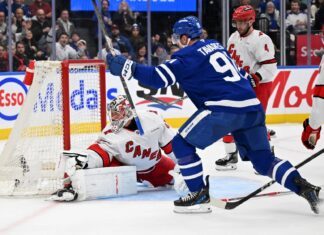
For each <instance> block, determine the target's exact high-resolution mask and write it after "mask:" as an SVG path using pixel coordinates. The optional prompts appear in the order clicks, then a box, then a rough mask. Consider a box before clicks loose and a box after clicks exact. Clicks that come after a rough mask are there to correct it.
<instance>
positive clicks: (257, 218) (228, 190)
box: [0, 124, 324, 235]
mask: <svg viewBox="0 0 324 235" xmlns="http://www.w3.org/2000/svg"><path fill="white" fill-rule="evenodd" d="M269 127H270V128H272V129H274V130H275V131H276V132H277V138H274V139H273V143H274V145H275V152H276V155H277V156H278V157H280V158H285V159H289V160H290V161H291V162H292V163H293V164H297V163H299V162H300V161H302V160H303V159H305V158H307V157H309V156H310V155H312V154H313V153H315V152H316V151H319V150H320V149H321V148H323V147H324V138H323V137H322V139H321V140H320V141H319V143H318V146H317V148H316V149H315V150H314V151H309V150H306V149H305V148H304V147H303V146H302V144H301V141H300V133H301V131H302V127H301V125H295V124H283V125H270V126H269ZM323 135H324V134H323ZM3 144H4V143H3V142H0V149H2V147H3ZM198 153H199V154H200V156H201V157H202V159H203V164H204V170H205V173H206V174H210V175H211V194H212V195H214V196H216V197H220V198H227V197H235V196H244V195H246V194H247V193H249V192H251V191H253V190H254V189H256V188H258V187H260V186H261V185H263V184H264V183H266V182H268V181H270V179H269V178H267V177H263V176H257V175H255V174H254V171H253V168H252V167H251V165H250V163H248V162H239V164H238V170H237V171H233V172H218V171H216V170H215V168H214V161H215V160H216V159H217V158H219V157H223V156H224V149H223V145H222V143H221V142H217V143H215V144H214V145H213V146H210V147H209V148H208V149H205V150H204V151H198ZM300 172H301V173H302V175H303V176H304V177H305V178H307V179H308V180H309V181H310V182H311V183H313V184H317V185H324V155H322V156H320V157H318V158H316V159H314V160H313V161H312V162H310V163H308V164H307V165H305V166H304V167H302V168H301V169H300ZM139 190H140V192H139V194H137V195H135V196H129V197H123V198H115V199H103V200H96V201H85V202H74V203H54V202H49V201H45V200H44V199H42V198H33V199H16V198H15V199H11V198H1V199H0V234H33V235H36V234H42V235H43V234H45V235H50V234H60V235H63V234H109V235H115V234H141V235H144V234H150V235H152V234H154V235H155V234H163V235H171V234H177V235H182V234H183V235H189V234H199V235H204V234H213V235H223V234H237V235H244V234H248V235H253V234H258V235H259V234H262V235H263V234H271V235H273V234H294V235H297V234H303V235H308V234H312V235H315V234H324V206H323V208H322V210H323V212H322V214H320V215H314V214H313V213H312V212H311V210H310V208H309V206H308V204H307V202H306V201H305V200H304V199H302V198H300V197H298V196H296V195H293V194H289V195H285V196H274V197H262V198H257V199H251V200H249V201H247V202H245V203H244V204H242V205H241V206H239V207H237V208H236V209H234V210H230V211H228V210H221V209H217V208H213V212H212V213H211V214H192V215H183V214H175V213H174V212H173V211H172V209H173V204H172V200H174V199H176V198H177V196H176V194H175V193H174V192H173V191H172V190H169V189H159V190H156V191H152V190H149V189H146V188H143V187H142V186H141V187H139ZM282 190H285V189H284V188H282V187H281V186H279V185H277V184H275V185H273V186H271V187H270V188H269V189H268V190H266V192H272V191H282Z"/></svg>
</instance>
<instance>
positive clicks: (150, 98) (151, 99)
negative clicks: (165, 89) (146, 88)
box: [143, 94, 188, 106]
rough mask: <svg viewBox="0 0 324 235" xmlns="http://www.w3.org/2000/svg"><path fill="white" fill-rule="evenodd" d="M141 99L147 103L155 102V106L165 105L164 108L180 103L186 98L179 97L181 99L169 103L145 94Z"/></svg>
mask: <svg viewBox="0 0 324 235" xmlns="http://www.w3.org/2000/svg"><path fill="white" fill-rule="evenodd" d="M143 98H144V99H146V100H149V101H152V102H155V103H157V104H162V105H165V106H171V105H173V104H176V103H178V102H180V101H182V100H185V99H187V98H188V96H186V95H185V96H184V97H181V98H179V99H176V100H173V101H171V102H166V101H163V100H161V99H158V98H155V97H153V96H151V95H146V94H144V96H143Z"/></svg>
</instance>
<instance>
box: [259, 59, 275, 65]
mask: <svg viewBox="0 0 324 235" xmlns="http://www.w3.org/2000/svg"><path fill="white" fill-rule="evenodd" d="M274 63H277V60H276V59H275V58H273V59H271V60H265V61H261V62H260V63H259V64H274Z"/></svg>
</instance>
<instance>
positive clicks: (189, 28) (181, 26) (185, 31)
mask: <svg viewBox="0 0 324 235" xmlns="http://www.w3.org/2000/svg"><path fill="white" fill-rule="evenodd" d="M201 34H202V27H201V24H200V22H199V19H198V18H197V17H195V16H187V17H184V18H182V19H180V20H178V21H177V22H176V23H175V24H174V26H173V35H172V39H173V43H174V44H177V43H176V42H178V41H179V39H180V37H181V35H187V36H188V37H189V38H191V39H192V38H198V37H200V35H201Z"/></svg>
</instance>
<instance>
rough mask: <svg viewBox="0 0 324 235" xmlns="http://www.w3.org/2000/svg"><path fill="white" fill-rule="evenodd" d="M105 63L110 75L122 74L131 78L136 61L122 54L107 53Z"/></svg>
mask: <svg viewBox="0 0 324 235" xmlns="http://www.w3.org/2000/svg"><path fill="white" fill-rule="evenodd" d="M107 63H108V66H109V69H110V72H111V74H112V75H115V76H122V77H123V78H125V79H128V80H129V79H131V77H132V76H133V73H134V71H135V67H136V63H135V62H134V61H132V60H128V59H126V58H125V57H124V56H122V55H116V56H113V55H111V54H108V55H107Z"/></svg>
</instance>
